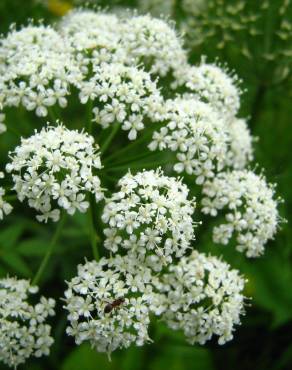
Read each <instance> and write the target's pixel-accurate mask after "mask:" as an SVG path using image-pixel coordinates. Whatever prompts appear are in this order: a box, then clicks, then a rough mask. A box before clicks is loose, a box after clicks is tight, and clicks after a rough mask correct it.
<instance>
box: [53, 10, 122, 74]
mask: <svg viewBox="0 0 292 370" xmlns="http://www.w3.org/2000/svg"><path fill="white" fill-rule="evenodd" d="M58 29H59V32H60V34H61V35H62V36H63V37H64V38H65V39H66V40H67V41H68V42H69V43H70V44H71V45H72V51H73V55H74V58H75V60H76V62H77V64H78V65H79V67H80V68H81V71H82V73H83V75H84V77H86V76H88V75H90V73H91V71H94V72H95V71H97V69H98V68H99V66H100V65H101V64H103V63H113V62H120V63H122V62H123V61H125V60H126V54H125V50H124V48H122V46H121V42H120V39H121V25H120V22H119V19H118V18H117V17H116V16H115V15H114V14H108V13H105V12H101V11H99V12H94V11H92V10H88V9H87V10H85V9H74V10H73V11H71V12H69V13H68V14H67V15H66V16H65V17H63V18H62V20H61V22H60V23H59V26H58Z"/></svg>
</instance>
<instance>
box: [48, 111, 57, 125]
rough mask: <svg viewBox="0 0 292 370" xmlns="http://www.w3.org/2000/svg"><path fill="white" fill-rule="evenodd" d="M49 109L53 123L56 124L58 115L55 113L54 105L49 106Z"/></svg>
mask: <svg viewBox="0 0 292 370" xmlns="http://www.w3.org/2000/svg"><path fill="white" fill-rule="evenodd" d="M47 109H48V113H49V117H50V119H51V120H52V122H51V123H53V124H55V123H56V122H57V117H56V115H55V112H54V110H53V107H49V108H47Z"/></svg>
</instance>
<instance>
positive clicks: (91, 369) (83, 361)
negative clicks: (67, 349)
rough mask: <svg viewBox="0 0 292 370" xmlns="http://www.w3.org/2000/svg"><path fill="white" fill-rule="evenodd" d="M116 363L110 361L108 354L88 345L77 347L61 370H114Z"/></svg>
mask: <svg viewBox="0 0 292 370" xmlns="http://www.w3.org/2000/svg"><path fill="white" fill-rule="evenodd" d="M115 368H116V367H115V366H114V361H111V362H110V361H109V360H108V358H107V355H106V354H101V353H98V352H96V351H95V350H94V349H91V348H90V346H89V345H88V344H82V345H81V346H78V347H76V348H75V349H74V350H73V351H72V352H71V353H70V354H69V356H68V357H67V358H66V359H65V361H64V362H63V364H62V367H61V370H97V369H100V370H113V369H115Z"/></svg>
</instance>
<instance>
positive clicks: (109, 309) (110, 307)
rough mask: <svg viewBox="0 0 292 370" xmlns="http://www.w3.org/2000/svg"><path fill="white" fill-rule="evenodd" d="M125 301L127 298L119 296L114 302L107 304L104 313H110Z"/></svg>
mask: <svg viewBox="0 0 292 370" xmlns="http://www.w3.org/2000/svg"><path fill="white" fill-rule="evenodd" d="M124 302H125V298H118V299H115V300H114V301H113V302H111V303H110V302H109V303H107V305H106V306H105V307H104V310H103V311H104V313H110V312H112V310H113V309H114V308H118V307H119V306H120V305H121V304H123V303H124Z"/></svg>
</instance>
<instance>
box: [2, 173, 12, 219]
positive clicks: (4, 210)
mask: <svg viewBox="0 0 292 370" xmlns="http://www.w3.org/2000/svg"><path fill="white" fill-rule="evenodd" d="M3 178H4V173H3V172H0V179H3ZM5 193H6V192H5V189H4V188H3V187H2V186H0V220H3V217H4V216H7V215H9V213H11V211H12V206H11V204H10V203H8V202H7V201H6V200H5V199H4V196H5Z"/></svg>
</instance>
